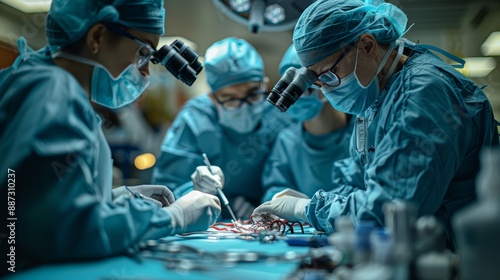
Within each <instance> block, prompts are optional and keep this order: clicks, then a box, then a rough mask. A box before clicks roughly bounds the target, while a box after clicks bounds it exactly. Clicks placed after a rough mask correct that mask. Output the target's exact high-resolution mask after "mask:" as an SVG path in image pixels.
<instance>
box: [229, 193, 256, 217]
mask: <svg viewBox="0 0 500 280" xmlns="http://www.w3.org/2000/svg"><path fill="white" fill-rule="evenodd" d="M232 208H233V210H234V212H236V217H237V218H238V219H243V220H247V219H250V215H251V214H252V212H253V210H254V209H255V206H254V205H253V204H251V203H250V202H248V201H247V200H246V199H245V198H244V197H243V196H238V197H236V198H235V199H234V200H233V204H232Z"/></svg>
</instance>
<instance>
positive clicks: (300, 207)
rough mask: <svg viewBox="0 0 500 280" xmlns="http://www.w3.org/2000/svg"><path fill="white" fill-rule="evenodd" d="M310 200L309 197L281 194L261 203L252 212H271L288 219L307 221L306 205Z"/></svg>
mask: <svg viewBox="0 0 500 280" xmlns="http://www.w3.org/2000/svg"><path fill="white" fill-rule="evenodd" d="M310 202H311V200H310V199H305V198H297V197H291V196H283V197H279V198H276V199H273V200H271V201H267V202H264V203H262V204H261V205H260V206H259V207H257V208H255V210H254V211H253V214H259V213H271V214H274V215H276V216H278V217H280V218H283V219H285V220H288V221H302V222H308V220H307V217H306V206H307V205H309V203H310Z"/></svg>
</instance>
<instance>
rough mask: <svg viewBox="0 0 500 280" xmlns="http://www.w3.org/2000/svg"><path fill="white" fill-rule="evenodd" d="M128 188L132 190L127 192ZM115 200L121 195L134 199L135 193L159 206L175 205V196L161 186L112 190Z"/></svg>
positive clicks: (140, 186) (141, 186) (123, 187)
mask: <svg viewBox="0 0 500 280" xmlns="http://www.w3.org/2000/svg"><path fill="white" fill-rule="evenodd" d="M127 188H128V189H129V190H130V191H129V190H127ZM112 192H113V198H116V197H118V196H120V195H128V196H132V197H134V193H138V194H140V195H141V198H142V199H144V200H149V201H152V202H153V203H155V204H156V205H158V206H159V207H165V206H168V205H170V204H172V203H174V201H175V198H174V194H173V193H172V192H171V191H170V190H169V189H168V188H167V187H165V186H161V185H139V186H133V187H125V186H122V187H118V188H115V189H113V190H112Z"/></svg>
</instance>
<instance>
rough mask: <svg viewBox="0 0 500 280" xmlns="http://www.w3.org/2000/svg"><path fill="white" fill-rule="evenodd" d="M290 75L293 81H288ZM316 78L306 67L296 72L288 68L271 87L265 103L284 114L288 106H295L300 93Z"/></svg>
mask: <svg viewBox="0 0 500 280" xmlns="http://www.w3.org/2000/svg"><path fill="white" fill-rule="evenodd" d="M292 75H293V79H292V80H291V81H290V78H291V77H292ZM317 78H318V75H316V73H314V72H313V71H312V70H310V69H308V68H306V67H302V68H300V69H296V70H294V68H289V70H287V71H286V72H285V75H283V77H282V78H281V79H280V80H279V81H278V83H277V84H276V85H275V86H274V87H273V89H272V90H271V94H270V95H269V97H268V98H267V101H269V102H270V103H271V104H273V105H274V106H276V107H277V108H278V109H280V111H281V112H286V111H287V110H288V108H290V106H292V105H293V104H295V102H296V101H297V100H298V99H299V98H300V96H301V95H302V93H304V91H306V90H307V89H309V88H310V87H311V86H312V85H313V84H314V82H315V81H316V80H317ZM289 81H290V82H289Z"/></svg>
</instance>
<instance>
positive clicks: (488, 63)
mask: <svg viewBox="0 0 500 280" xmlns="http://www.w3.org/2000/svg"><path fill="white" fill-rule="evenodd" d="M464 60H465V65H464V68H463V69H457V70H458V71H459V72H461V73H462V74H464V75H466V76H468V77H471V78H481V77H486V76H488V75H489V74H490V73H491V71H493V69H495V67H496V66H497V62H496V60H495V59H494V58H493V57H467V58H464Z"/></svg>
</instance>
